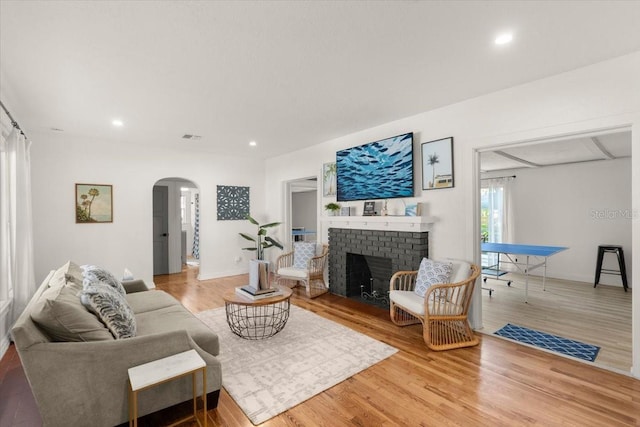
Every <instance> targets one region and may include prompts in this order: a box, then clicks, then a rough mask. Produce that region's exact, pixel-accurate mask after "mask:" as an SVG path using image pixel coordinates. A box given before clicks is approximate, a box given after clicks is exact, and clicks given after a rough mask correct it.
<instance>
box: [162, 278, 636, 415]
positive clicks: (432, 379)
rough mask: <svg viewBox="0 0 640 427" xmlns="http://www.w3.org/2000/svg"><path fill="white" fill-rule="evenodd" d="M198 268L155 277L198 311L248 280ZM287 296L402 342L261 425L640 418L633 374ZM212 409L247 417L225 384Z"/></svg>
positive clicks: (342, 304)
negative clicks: (427, 340)
mask: <svg viewBox="0 0 640 427" xmlns="http://www.w3.org/2000/svg"><path fill="white" fill-rule="evenodd" d="M195 276H196V269H189V270H187V271H186V272H185V273H183V274H181V275H171V276H162V277H161V276H157V277H156V285H157V286H158V288H159V289H163V290H165V291H167V292H169V293H171V294H172V295H174V296H175V297H176V298H178V299H180V300H181V301H182V302H183V303H184V304H185V306H187V307H188V308H189V309H190V310H192V311H193V312H198V311H203V310H207V309H210V308H215V307H220V306H222V305H223V301H222V298H221V295H222V293H223V292H224V291H225V290H227V289H229V288H232V287H234V286H238V285H241V284H244V283H246V277H245V276H234V277H229V278H223V279H216V280H208V281H203V282H196V281H195ZM597 289H598V290H599V289H600V287H599V288H597ZM496 295H497V294H496V293H494V298H495V297H496ZM497 301H498V300H497V299H496V302H497ZM292 302H293V304H295V305H297V306H299V307H302V308H305V309H308V310H311V311H313V312H314V313H316V314H318V315H320V316H323V317H326V318H328V319H331V320H333V321H336V322H338V323H341V324H343V325H346V326H348V327H350V328H352V329H354V330H357V331H359V332H361V333H364V334H367V335H369V336H371V337H373V338H375V339H378V340H380V341H383V342H385V343H387V344H390V345H392V346H394V347H396V348H398V349H399V350H400V351H399V352H398V353H396V354H395V355H393V356H391V357H390V358H388V359H386V360H384V361H382V362H381V363H378V364H377V365H374V366H373V367H371V368H369V369H367V370H365V371H364V372H361V373H360V374H357V375H355V376H353V377H351V378H349V379H348V380H347V381H344V382H342V383H341V384H338V385H337V386H335V387H332V388H331V389H329V390H327V391H325V392H323V393H320V394H319V395H317V396H314V397H313V398H311V399H309V400H307V401H306V402H304V403H302V404H300V405H298V406H296V407H294V408H292V409H290V410H289V411H287V412H285V413H283V414H281V415H279V416H277V417H275V418H273V419H271V420H269V421H267V422H265V423H264V424H263V426H266V427H271V426H316V425H327V426H341V425H345V426H346V425H350V426H351V425H361V426H378V425H388V426H396V425H423V426H434V425H438V426H449V425H459V426H469V425H474V426H478V425H487V426H513V425H533V424H538V425H580V426H604V425H606V426H615V425H620V426H623V425H627V426H637V425H640V381H639V380H636V379H633V378H631V377H628V376H625V375H621V374H617V373H614V372H611V371H606V370H603V369H600V368H597V367H594V366H593V365H590V364H586V363H582V362H577V361H573V360H569V359H566V358H562V357H560V356H556V355H552V354H549V353H546V352H543V351H540V350H536V349H533V348H529V347H525V346H521V345H518V344H514V343H511V342H508V341H506V340H503V339H500V338H496V337H493V336H489V335H482V336H481V343H480V345H479V346H477V347H473V348H468V349H460V350H454V351H447V352H432V351H429V350H428V349H427V348H426V346H425V345H424V342H423V341H422V336H421V327H420V326H419V325H414V326H409V327H404V328H400V327H397V326H395V325H394V324H392V323H391V322H390V321H389V315H388V312H387V311H386V310H383V309H378V308H374V307H370V306H367V305H364V304H360V303H357V302H353V301H351V300H348V299H345V298H342V297H338V296H335V295H331V294H325V295H323V296H321V297H318V298H316V299H314V300H308V299H307V298H306V297H304V295H303V293H302V292H301V290H300V289H299V288H298V289H296V290H295V292H294V296H293V298H292ZM223 375H224V374H223ZM209 416H210V420H209V421H210V423H211V424H212V425H214V426H251V425H252V424H251V423H250V422H249V420H248V419H247V418H246V417H245V416H244V414H243V413H242V411H241V410H240V408H239V407H238V406H237V405H236V404H235V402H234V401H233V400H232V399H231V398H230V397H229V395H228V394H226V393H225V392H224V390H223V393H222V394H221V397H220V405H219V407H218V409H217V410H215V411H210V412H209Z"/></svg>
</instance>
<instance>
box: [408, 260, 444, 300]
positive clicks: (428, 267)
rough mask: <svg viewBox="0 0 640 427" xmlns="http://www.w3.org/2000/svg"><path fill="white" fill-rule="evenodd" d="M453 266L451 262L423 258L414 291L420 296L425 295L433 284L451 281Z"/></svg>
mask: <svg viewBox="0 0 640 427" xmlns="http://www.w3.org/2000/svg"><path fill="white" fill-rule="evenodd" d="M452 268H453V266H452V264H451V263H450V262H441V261H432V260H430V259H428V258H422V262H420V268H419V269H418V276H417V277H416V287H415V289H414V292H415V293H416V295H418V296H420V297H424V295H425V294H426V293H427V290H428V289H429V287H430V286H431V285H436V284H439V283H450V281H449V280H450V277H451V270H452Z"/></svg>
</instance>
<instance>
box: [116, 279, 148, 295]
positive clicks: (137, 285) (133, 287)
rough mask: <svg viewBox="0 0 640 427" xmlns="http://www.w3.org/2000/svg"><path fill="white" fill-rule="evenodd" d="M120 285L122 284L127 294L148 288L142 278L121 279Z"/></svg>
mask: <svg viewBox="0 0 640 427" xmlns="http://www.w3.org/2000/svg"><path fill="white" fill-rule="evenodd" d="M122 286H124V290H125V292H126V293H128V294H133V293H136V292H144V291H148V290H149V287H148V286H147V284H146V283H144V280H123V281H122Z"/></svg>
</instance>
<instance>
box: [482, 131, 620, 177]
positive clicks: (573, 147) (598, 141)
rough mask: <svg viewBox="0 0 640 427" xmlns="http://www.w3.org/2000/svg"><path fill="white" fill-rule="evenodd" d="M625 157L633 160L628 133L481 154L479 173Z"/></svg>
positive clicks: (522, 144)
mask: <svg viewBox="0 0 640 427" xmlns="http://www.w3.org/2000/svg"><path fill="white" fill-rule="evenodd" d="M625 157H631V131H629V130H626V131H616V132H605V133H599V134H589V135H579V136H575V137H567V138H564V139H559V140H554V141H542V142H533V143H521V144H516V145H514V146H511V147H506V148H499V149H496V150H493V151H486V152H483V153H481V154H480V170H481V171H483V172H491V171H496V170H504V169H521V168H540V167H545V166H555V165H563V164H568V163H580V162H591V161H598V160H610V159H620V158H625Z"/></svg>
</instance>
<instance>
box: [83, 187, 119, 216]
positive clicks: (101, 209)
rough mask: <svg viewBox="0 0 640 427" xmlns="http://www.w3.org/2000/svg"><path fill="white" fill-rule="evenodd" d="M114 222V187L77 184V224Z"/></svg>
mask: <svg viewBox="0 0 640 427" xmlns="http://www.w3.org/2000/svg"><path fill="white" fill-rule="evenodd" d="M97 222H113V187H112V186H111V185H104V184H76V224H91V223H97Z"/></svg>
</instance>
